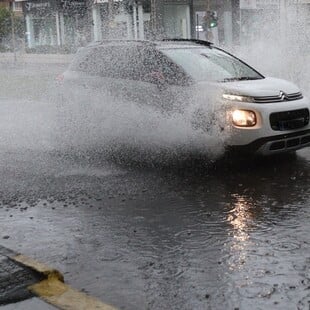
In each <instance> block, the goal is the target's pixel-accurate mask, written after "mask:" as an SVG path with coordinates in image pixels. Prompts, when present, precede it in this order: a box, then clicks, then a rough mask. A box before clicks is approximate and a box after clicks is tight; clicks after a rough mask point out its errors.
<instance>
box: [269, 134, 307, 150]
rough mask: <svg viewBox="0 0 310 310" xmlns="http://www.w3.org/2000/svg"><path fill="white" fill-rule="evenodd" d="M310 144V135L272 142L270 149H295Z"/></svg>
mask: <svg viewBox="0 0 310 310" xmlns="http://www.w3.org/2000/svg"><path fill="white" fill-rule="evenodd" d="M308 144H310V135H307V136H303V137H297V138H292V139H284V140H280V141H275V142H272V143H271V144H270V145H269V151H283V150H290V149H292V150H294V149H299V148H301V147H305V146H307V145H308Z"/></svg>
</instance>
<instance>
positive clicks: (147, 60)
mask: <svg viewBox="0 0 310 310" xmlns="http://www.w3.org/2000/svg"><path fill="white" fill-rule="evenodd" d="M141 57H142V59H143V73H144V74H143V76H142V77H141V78H142V80H144V81H146V82H150V80H149V78H148V77H149V75H152V74H154V73H158V74H160V75H162V77H163V79H164V80H165V82H166V83H168V84H170V85H187V84H188V83H189V77H188V76H187V75H186V73H185V72H184V70H183V69H182V68H181V67H179V66H178V65H177V64H175V63H174V62H172V61H171V60H170V59H169V58H168V57H166V56H165V55H164V54H163V53H161V52H160V51H158V50H155V49H146V48H144V49H143V50H142V51H141Z"/></svg>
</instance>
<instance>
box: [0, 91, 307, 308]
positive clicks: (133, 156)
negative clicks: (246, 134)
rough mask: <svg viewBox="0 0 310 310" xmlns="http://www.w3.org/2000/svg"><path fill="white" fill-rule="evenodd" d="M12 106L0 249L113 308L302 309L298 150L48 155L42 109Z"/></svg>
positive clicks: (1, 175) (7, 119) (7, 105)
mask: <svg viewBox="0 0 310 310" xmlns="http://www.w3.org/2000/svg"><path fill="white" fill-rule="evenodd" d="M12 98H13V97H12V96H11V97H10V98H2V100H1V107H2V111H5V112H6V113H1V128H2V132H3V134H2V139H1V141H0V154H1V156H0V184H1V188H0V197H1V201H0V222H1V226H0V227H1V231H0V244H1V245H3V246H6V247H8V248H11V249H13V250H15V251H17V252H21V253H23V254H25V255H28V256H31V257H34V258H36V259H37V260H40V261H42V262H45V263H47V264H49V265H52V266H53V267H55V268H58V269H59V270H60V271H61V272H62V273H63V274H64V277H65V280H66V282H67V283H69V284H70V285H72V286H73V287H75V288H77V289H80V290H82V291H85V292H87V293H90V294H91V295H93V296H95V297H98V298H100V299H101V300H103V301H104V302H106V303H109V304H112V305H114V306H116V307H118V308H120V309H288V310H290V309H306V310H308V309H309V305H310V225H309V218H310V209H309V205H310V195H309V194H310V188H309V181H310V149H305V150H302V151H299V152H298V153H297V155H296V156H295V155H291V156H281V157H276V158H267V159H242V160H240V159H238V158H229V159H216V160H214V159H212V160H209V159H208V158H201V157H195V156H194V157H193V156H192V155H191V156H189V157H187V158H185V159H184V158H182V160H180V159H179V158H178V155H177V154H176V155H175V154H174V156H173V157H172V160H171V158H169V161H168V162H167V161H166V159H163V158H162V157H161V156H160V155H158V156H155V158H154V157H153V158H152V160H151V161H149V160H145V158H148V155H144V156H143V159H142V160H139V157H137V153H132V152H131V153H130V152H128V150H125V151H124V150H117V151H114V152H112V153H111V152H109V153H108V154H107V153H106V152H104V151H103V150H102V147H101V146H97V147H93V148H91V149H89V148H87V149H82V150H81V149H76V148H74V147H71V148H67V149H63V148H62V149H57V148H55V147H54V144H53V141H54V140H53V138H51V137H52V136H51V135H50V133H51V132H52V131H53V129H55V124H54V123H53V122H47V121H46V118H45V115H46V113H53V112H52V111H51V108H50V106H49V104H47V103H42V102H41V101H35V100H34V99H33V98H30V99H28V100H26V101H25V99H22V98H17V97H16V98H13V99H12ZM38 102H40V103H38ZM38 106H39V108H38ZM12 111H15V113H13V112H12ZM12 115H14V116H12ZM49 115H50V114H49ZM32 120H33V121H32ZM35 120H37V121H35ZM5 129H6V130H7V131H5ZM38 133H39V134H38ZM14 139H15V140H14Z"/></svg>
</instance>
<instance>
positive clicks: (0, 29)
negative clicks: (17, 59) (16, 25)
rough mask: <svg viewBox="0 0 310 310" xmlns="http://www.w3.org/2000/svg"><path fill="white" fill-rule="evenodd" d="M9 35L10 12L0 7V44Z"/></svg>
mask: <svg viewBox="0 0 310 310" xmlns="http://www.w3.org/2000/svg"><path fill="white" fill-rule="evenodd" d="M10 34H11V12H10V11H9V10H8V9H7V8H5V7H0V42H2V41H3V40H4V39H6V38H7V37H9V36H10Z"/></svg>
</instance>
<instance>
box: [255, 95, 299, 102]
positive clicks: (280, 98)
mask: <svg viewBox="0 0 310 310" xmlns="http://www.w3.org/2000/svg"><path fill="white" fill-rule="evenodd" d="M302 98H303V96H302V93H300V92H298V93H293V94H285V93H283V92H280V93H279V95H276V96H263V97H254V98H253V99H254V102H255V103H273V102H281V101H293V100H299V99H302Z"/></svg>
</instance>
